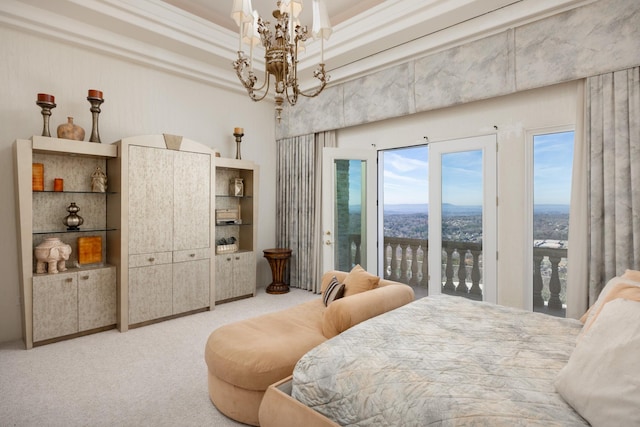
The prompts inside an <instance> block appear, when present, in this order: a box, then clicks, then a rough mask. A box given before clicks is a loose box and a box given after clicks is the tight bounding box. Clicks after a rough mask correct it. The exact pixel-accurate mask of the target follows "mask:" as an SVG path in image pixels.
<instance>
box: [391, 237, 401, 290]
mask: <svg viewBox="0 0 640 427" xmlns="http://www.w3.org/2000/svg"><path fill="white" fill-rule="evenodd" d="M398 279H399V277H398V244H397V243H395V242H391V275H390V276H389V280H393V281H396V282H397V281H398Z"/></svg>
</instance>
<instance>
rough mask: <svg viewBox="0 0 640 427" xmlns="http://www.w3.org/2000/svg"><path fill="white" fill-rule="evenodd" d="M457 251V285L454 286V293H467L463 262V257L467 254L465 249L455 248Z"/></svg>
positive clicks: (465, 270)
mask: <svg viewBox="0 0 640 427" xmlns="http://www.w3.org/2000/svg"><path fill="white" fill-rule="evenodd" d="M457 252H458V286H456V293H459V294H465V295H466V294H467V293H469V288H467V283H466V279H467V267H466V263H465V257H466V255H467V251H466V250H463V249H457Z"/></svg>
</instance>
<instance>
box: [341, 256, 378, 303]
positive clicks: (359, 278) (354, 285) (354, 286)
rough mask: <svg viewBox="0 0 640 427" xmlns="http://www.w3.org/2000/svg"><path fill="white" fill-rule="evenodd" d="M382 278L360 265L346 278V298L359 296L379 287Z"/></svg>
mask: <svg viewBox="0 0 640 427" xmlns="http://www.w3.org/2000/svg"><path fill="white" fill-rule="evenodd" d="M378 283H380V278H379V277H378V276H375V275H373V274H371V273H368V272H367V271H366V270H365V269H364V268H362V267H360V264H358V265H356V266H355V267H353V268H352V269H351V271H350V272H349V274H347V277H345V278H344V296H345V297H348V296H349V295H355V294H359V293H360V292H365V291H369V290H371V289H373V288H377V287H378Z"/></svg>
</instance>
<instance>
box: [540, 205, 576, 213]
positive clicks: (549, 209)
mask: <svg viewBox="0 0 640 427" xmlns="http://www.w3.org/2000/svg"><path fill="white" fill-rule="evenodd" d="M533 213H534V214H542V213H546V214H549V213H557V214H566V215H569V205H534V206H533Z"/></svg>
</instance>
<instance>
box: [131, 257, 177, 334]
mask: <svg viewBox="0 0 640 427" xmlns="http://www.w3.org/2000/svg"><path fill="white" fill-rule="evenodd" d="M172 280H173V274H172V266H171V264H160V265H153V266H150V267H137V268H130V269H129V324H134V323H140V322H146V321H148V320H153V319H158V318H161V317H165V316H170V315H171V314H173V308H172V306H173V296H172V293H173V289H172Z"/></svg>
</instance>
